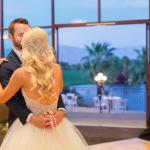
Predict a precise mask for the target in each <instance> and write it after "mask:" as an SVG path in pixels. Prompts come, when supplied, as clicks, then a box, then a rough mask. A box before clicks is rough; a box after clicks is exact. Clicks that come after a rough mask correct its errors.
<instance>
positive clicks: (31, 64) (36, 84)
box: [22, 28, 55, 99]
mask: <svg viewBox="0 0 150 150" xmlns="http://www.w3.org/2000/svg"><path fill="white" fill-rule="evenodd" d="M22 48H23V54H22V59H23V67H24V68H25V71H27V72H29V73H30V74H31V83H32V88H31V90H32V89H35V88H38V92H39V94H40V96H41V98H40V99H49V98H50V97H51V96H54V95H55V91H54V82H55V80H54V77H53V69H52V68H53V67H52V65H53V63H54V62H55V56H54V54H53V49H52V48H49V45H48V35H47V33H46V32H45V31H44V30H42V29H40V28H31V29H29V30H28V31H27V32H26V33H25V34H24V36H23V40H22Z"/></svg>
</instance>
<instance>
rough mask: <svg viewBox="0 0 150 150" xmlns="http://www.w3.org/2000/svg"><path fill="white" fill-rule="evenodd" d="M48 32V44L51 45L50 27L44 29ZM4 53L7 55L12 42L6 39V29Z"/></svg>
mask: <svg viewBox="0 0 150 150" xmlns="http://www.w3.org/2000/svg"><path fill="white" fill-rule="evenodd" d="M44 30H45V31H46V32H47V33H48V38H49V46H50V47H51V46H52V35H51V28H50V29H49V28H47V29H44ZM3 38H4V55H5V56H7V55H8V54H9V52H10V51H11V50H12V47H13V46H12V43H11V42H10V40H9V39H8V31H5V32H4V37H3Z"/></svg>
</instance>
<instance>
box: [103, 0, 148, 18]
mask: <svg viewBox="0 0 150 150" xmlns="http://www.w3.org/2000/svg"><path fill="white" fill-rule="evenodd" d="M148 7H149V0H133V1H132V0H125V1H122V0H102V1H101V19H102V21H117V20H140V19H148V15H149V9H148Z"/></svg>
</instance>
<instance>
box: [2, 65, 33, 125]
mask: <svg viewBox="0 0 150 150" xmlns="http://www.w3.org/2000/svg"><path fill="white" fill-rule="evenodd" d="M9 65H10V64H9V62H6V63H5V62H4V63H3V64H1V66H0V82H1V84H2V86H3V88H5V87H6V86H7V84H8V82H9V79H10V77H11V74H12V70H11V68H10V67H9ZM22 99H23V96H22V94H21V92H20V91H19V92H18V93H17V94H15V96H13V97H12V98H11V100H9V101H8V102H7V106H8V108H9V109H10V111H11V112H12V113H13V114H14V115H16V116H17V117H18V118H19V120H20V121H21V122H22V123H23V124H25V123H26V119H27V117H28V115H29V114H30V113H31V111H30V110H29V109H27V107H26V105H25V102H24V100H22ZM13 117H14V116H12V118H9V119H10V122H12V120H11V119H14V118H13Z"/></svg>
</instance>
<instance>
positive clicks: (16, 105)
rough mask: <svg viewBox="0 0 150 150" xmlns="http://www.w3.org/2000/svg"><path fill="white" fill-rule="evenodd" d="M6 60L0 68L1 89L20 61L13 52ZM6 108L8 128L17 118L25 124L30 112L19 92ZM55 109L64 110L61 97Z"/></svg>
mask: <svg viewBox="0 0 150 150" xmlns="http://www.w3.org/2000/svg"><path fill="white" fill-rule="evenodd" d="M7 60H8V62H4V63H2V64H1V66H0V82H1V84H2V86H3V87H6V85H7V84H8V82H9V79H10V77H11V75H12V73H13V72H14V71H15V70H16V69H17V68H19V67H20V65H21V61H20V59H19V58H18V56H17V55H16V53H15V52H14V51H13V50H12V51H11V52H10V53H9V55H8V56H7ZM7 106H8V107H9V117H8V123H9V126H10V125H11V124H12V123H13V122H14V121H15V120H16V118H19V120H20V121H21V122H22V124H25V123H26V119H27V117H28V115H29V114H30V113H31V111H30V110H29V109H28V108H27V107H26V104H25V100H24V98H23V96H22V93H21V90H20V91H19V92H18V93H16V94H15V96H14V97H12V98H11V100H9V101H8V102H7ZM57 108H65V106H64V103H63V100H62V97H61V96H59V100H58V106H57Z"/></svg>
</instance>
